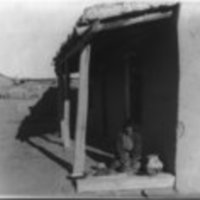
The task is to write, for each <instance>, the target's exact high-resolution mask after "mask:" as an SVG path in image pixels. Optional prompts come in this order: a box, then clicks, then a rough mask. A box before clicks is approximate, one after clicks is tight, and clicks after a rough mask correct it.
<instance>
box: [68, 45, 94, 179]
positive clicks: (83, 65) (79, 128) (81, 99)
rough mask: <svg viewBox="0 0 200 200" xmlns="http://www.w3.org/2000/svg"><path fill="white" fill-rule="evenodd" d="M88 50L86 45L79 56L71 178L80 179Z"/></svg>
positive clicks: (86, 94)
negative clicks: (73, 156)
mask: <svg viewBox="0 0 200 200" xmlns="http://www.w3.org/2000/svg"><path fill="white" fill-rule="evenodd" d="M90 50H91V47H90V45H87V46H86V47H85V48H84V49H83V51H82V53H81V55H80V64H79V67H80V69H79V71H80V83H79V84H80V85H79V93H78V110H77V122H76V135H75V158H74V166H73V174H72V177H81V176H83V175H84V166H85V145H86V144H85V141H86V127H87V113H88V83H89V64H90Z"/></svg>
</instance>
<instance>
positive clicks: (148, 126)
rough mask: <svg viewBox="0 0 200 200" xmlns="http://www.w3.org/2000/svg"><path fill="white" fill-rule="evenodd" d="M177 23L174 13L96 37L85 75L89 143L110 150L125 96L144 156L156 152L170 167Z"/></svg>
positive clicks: (173, 139)
mask: <svg viewBox="0 0 200 200" xmlns="http://www.w3.org/2000/svg"><path fill="white" fill-rule="evenodd" d="M176 29H177V28H176V17H175V16H172V17H171V18H168V19H162V20H157V21H154V22H148V23H141V24H137V25H133V26H128V27H126V28H119V29H115V30H112V31H105V32H101V33H98V34H97V35H96V36H95V37H94V39H93V41H92V54H91V67H90V79H89V113H88V126H87V142H88V144H89V145H92V146H95V147H97V148H100V149H103V150H104V151H107V152H113V147H114V142H115V138H116V135H117V134H118V133H119V131H120V130H121V128H122V126H123V124H124V122H125V120H126V118H127V116H126V115H127V111H126V110H127V109H126V107H127V101H129V102H130V109H129V110H130V115H131V117H132V119H133V120H134V121H135V123H136V124H138V125H139V127H140V129H141V134H142V137H143V154H144V156H145V155H148V154H150V153H156V154H158V155H159V156H160V158H161V160H162V161H163V162H164V170H165V171H169V172H171V173H174V167H175V166H174V163H175V154H176V152H175V147H176V123H177V98H178V79H179V69H178V47H177V30H176ZM127 58H128V64H129V67H128V70H129V71H128V74H129V75H126V73H127V71H126V70H127V66H126V63H127V62H126V61H127V60H126V59H127ZM127 77H128V78H129V79H130V81H129V84H128V90H129V91H130V93H129V97H128V99H127V96H126V92H125V91H126V90H127V83H126V82H127Z"/></svg>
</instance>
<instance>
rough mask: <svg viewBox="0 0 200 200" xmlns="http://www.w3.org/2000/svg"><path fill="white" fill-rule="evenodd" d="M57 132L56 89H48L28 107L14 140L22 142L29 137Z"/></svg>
mask: <svg viewBox="0 0 200 200" xmlns="http://www.w3.org/2000/svg"><path fill="white" fill-rule="evenodd" d="M58 131H59V123H58V117H57V88H56V87H50V88H49V89H48V90H47V91H46V92H45V93H44V94H43V96H42V97H41V99H39V101H38V102H37V103H36V104H35V105H34V106H32V107H30V114H29V115H28V116H27V117H26V118H25V119H24V120H23V121H22V123H21V125H20V127H19V130H18V133H17V135H16V139H19V140H21V141H24V140H27V139H29V138H30V137H43V136H44V135H45V134H58Z"/></svg>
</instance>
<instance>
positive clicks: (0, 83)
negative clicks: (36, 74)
mask: <svg viewBox="0 0 200 200" xmlns="http://www.w3.org/2000/svg"><path fill="white" fill-rule="evenodd" d="M56 84H57V82H56V79H27V78H25V79H15V78H10V77H8V76H5V75H3V74H0V98H4V99H5V98H9V99H30V98H39V97H41V96H42V94H43V93H44V92H45V91H46V90H47V89H48V88H49V87H56Z"/></svg>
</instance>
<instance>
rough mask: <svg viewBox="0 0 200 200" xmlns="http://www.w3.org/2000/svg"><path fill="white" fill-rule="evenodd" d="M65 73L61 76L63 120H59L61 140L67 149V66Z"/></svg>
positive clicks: (69, 140) (68, 133)
mask: <svg viewBox="0 0 200 200" xmlns="http://www.w3.org/2000/svg"><path fill="white" fill-rule="evenodd" d="M64 71H65V73H64V74H63V75H62V78H63V92H64V94H63V97H64V102H63V119H62V120H61V136H62V139H63V143H64V147H65V148H69V147H70V143H71V139H70V117H69V116H70V99H69V70H68V66H65V70H64Z"/></svg>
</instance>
